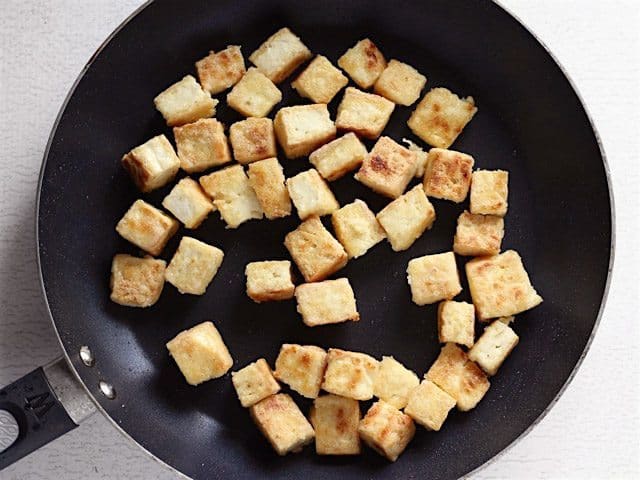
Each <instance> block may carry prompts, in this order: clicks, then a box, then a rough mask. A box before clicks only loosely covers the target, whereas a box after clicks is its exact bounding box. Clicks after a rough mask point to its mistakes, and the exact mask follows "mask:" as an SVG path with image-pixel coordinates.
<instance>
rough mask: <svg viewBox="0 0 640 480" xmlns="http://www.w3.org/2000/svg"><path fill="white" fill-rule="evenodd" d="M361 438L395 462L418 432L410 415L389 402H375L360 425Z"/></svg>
mask: <svg viewBox="0 0 640 480" xmlns="http://www.w3.org/2000/svg"><path fill="white" fill-rule="evenodd" d="M358 433H359V434H360V438H362V440H363V441H364V442H365V443H366V444H367V445H369V446H370V447H371V448H372V449H374V450H375V451H376V452H378V453H379V454H380V455H382V456H383V457H385V458H386V459H387V460H389V461H391V462H395V461H396V460H397V459H398V457H399V456H400V454H401V453H402V452H403V451H404V450H405V448H407V445H408V444H409V442H410V441H411V440H412V439H413V436H414V434H415V433H416V426H415V425H414V424H413V420H412V419H411V417H410V416H409V415H405V414H404V413H402V412H401V411H400V410H398V409H397V408H395V407H394V406H392V405H389V404H388V403H386V402H384V401H382V400H379V401H377V402H376V403H374V404H373V405H372V406H371V408H370V409H369V411H368V412H367V414H366V415H365V416H364V418H363V419H362V420H360V425H359V426H358Z"/></svg>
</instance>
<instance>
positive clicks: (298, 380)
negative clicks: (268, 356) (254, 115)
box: [275, 343, 327, 398]
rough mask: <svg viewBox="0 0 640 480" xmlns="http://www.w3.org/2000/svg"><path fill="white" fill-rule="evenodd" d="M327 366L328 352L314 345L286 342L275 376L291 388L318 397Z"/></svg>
mask: <svg viewBox="0 0 640 480" xmlns="http://www.w3.org/2000/svg"><path fill="white" fill-rule="evenodd" d="M326 368H327V352H325V351H324V350H323V349H322V348H320V347H316V346H314V345H294V344H288V343H285V344H284V345H282V347H281V348H280V353H279V354H278V358H277V359H276V371H275V376H276V378H277V379H278V380H280V381H281V382H283V383H286V384H287V385H289V387H290V388H291V390H293V391H295V392H298V393H299V394H300V395H302V396H303V397H306V398H316V397H317V396H318V394H319V393H320V385H322V379H323V378H324V372H325V370H326Z"/></svg>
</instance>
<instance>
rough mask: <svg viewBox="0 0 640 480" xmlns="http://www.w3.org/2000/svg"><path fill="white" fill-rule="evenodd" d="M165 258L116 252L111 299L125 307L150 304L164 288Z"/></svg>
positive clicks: (158, 296) (112, 265) (154, 301)
mask: <svg viewBox="0 0 640 480" xmlns="http://www.w3.org/2000/svg"><path fill="white" fill-rule="evenodd" d="M166 266H167V264H166V262H165V261H164V260H157V259H155V258H151V257H145V258H138V257H132V256H131V255H125V254H121V253H120V254H117V255H116V256H115V257H113V262H112V263H111V280H110V287H111V301H112V302H115V303H118V304H120V305H124V306H125V307H150V306H151V305H153V304H154V303H156V302H157V301H158V299H159V298H160V294H161V293H162V288H163V287H164V270H165V267H166Z"/></svg>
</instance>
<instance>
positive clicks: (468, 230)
mask: <svg viewBox="0 0 640 480" xmlns="http://www.w3.org/2000/svg"><path fill="white" fill-rule="evenodd" d="M503 237H504V219H503V218H502V217H496V216H494V215H474V214H473V213H469V212H467V211H466V210H465V211H464V212H462V214H460V216H459V217H458V226H457V227H456V234H455V236H454V237H453V251H454V252H456V253H457V254H458V255H466V256H471V257H480V256H486V255H497V254H498V253H500V247H501V245H502V238H503Z"/></svg>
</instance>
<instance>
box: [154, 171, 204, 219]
mask: <svg viewBox="0 0 640 480" xmlns="http://www.w3.org/2000/svg"><path fill="white" fill-rule="evenodd" d="M162 206H163V207H164V208H166V209H167V210H169V211H170V212H171V213H172V214H173V215H174V216H175V217H176V218H177V219H178V220H180V221H181V222H182V223H183V224H184V226H185V227H187V228H198V227H199V226H200V224H201V223H202V222H203V221H204V220H205V218H207V215H209V214H210V213H211V212H213V210H214V207H213V203H211V200H210V199H209V197H207V195H205V193H204V192H203V191H202V188H200V184H199V183H198V182H196V181H195V180H193V179H191V178H189V177H187V178H183V179H182V180H180V181H179V182H178V183H177V184H176V185H175V186H174V187H173V188H172V189H171V192H169V195H167V196H166V197H164V200H162Z"/></svg>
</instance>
